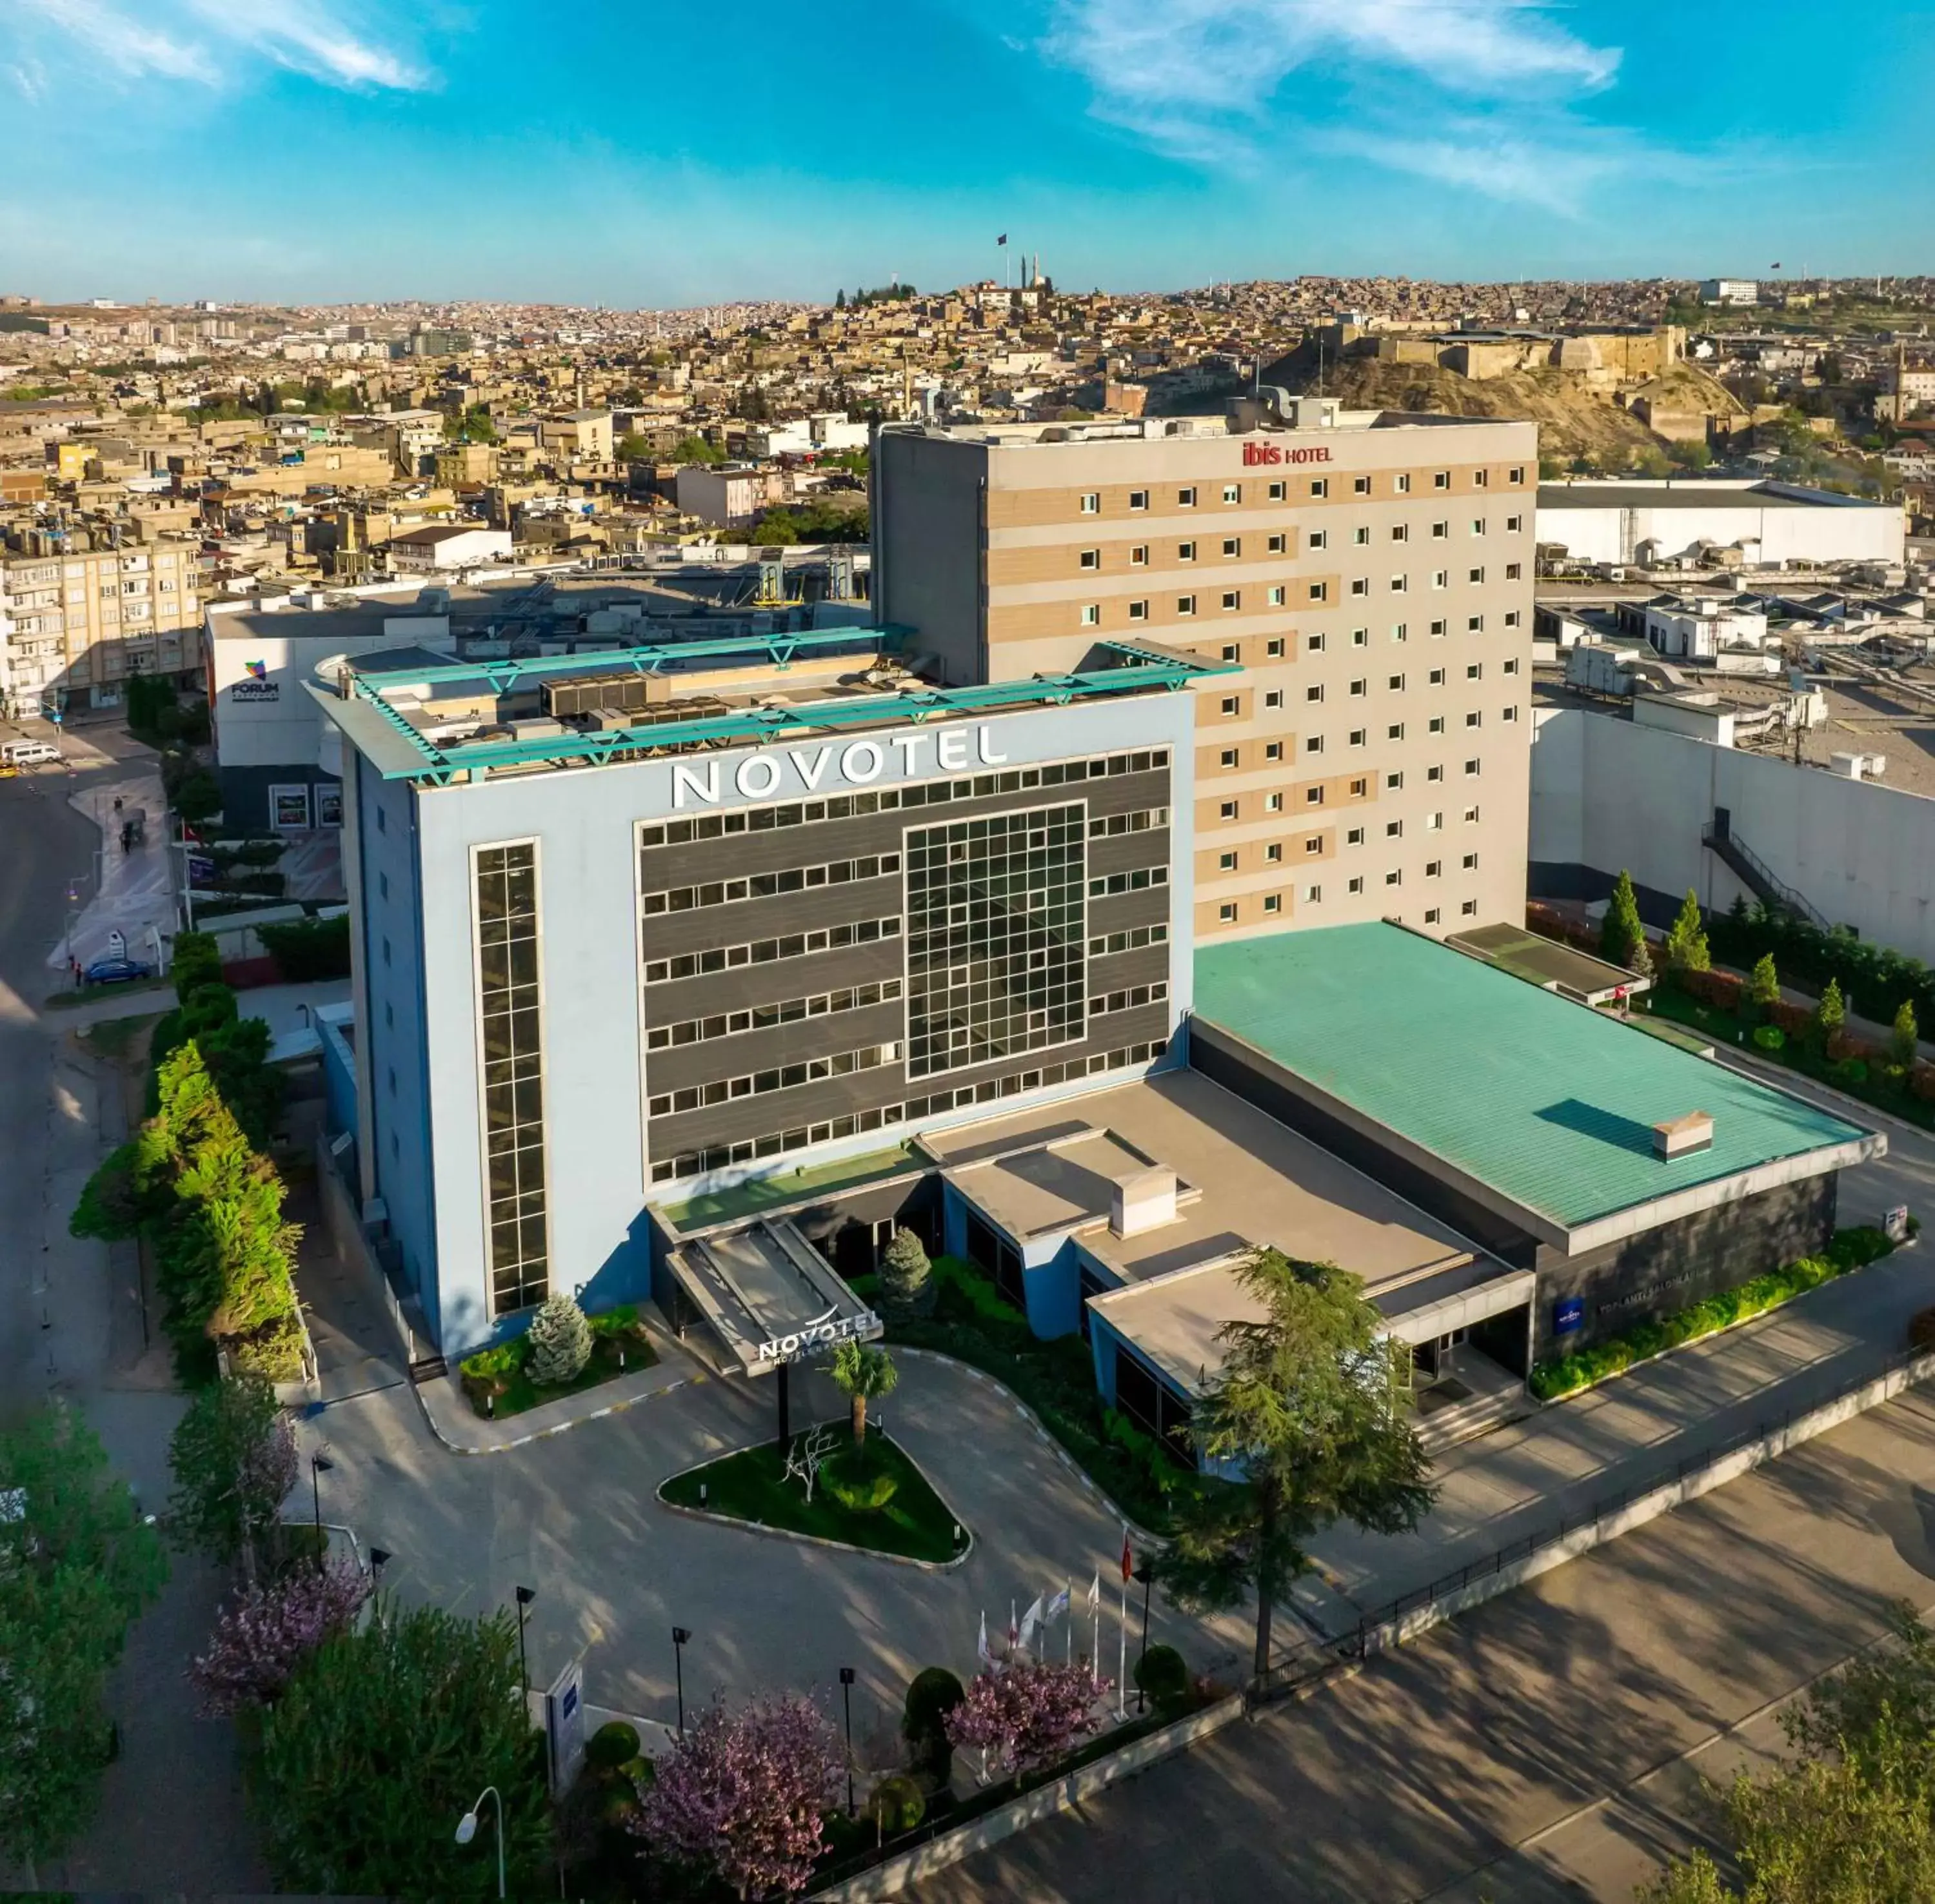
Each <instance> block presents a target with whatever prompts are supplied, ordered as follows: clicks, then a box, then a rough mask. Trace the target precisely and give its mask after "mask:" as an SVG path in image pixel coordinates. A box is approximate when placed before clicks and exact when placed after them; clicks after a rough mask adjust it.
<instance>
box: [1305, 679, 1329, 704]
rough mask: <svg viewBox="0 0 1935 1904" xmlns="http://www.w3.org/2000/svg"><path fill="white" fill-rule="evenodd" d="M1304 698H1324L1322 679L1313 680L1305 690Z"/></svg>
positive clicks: (1317, 699)
mask: <svg viewBox="0 0 1935 1904" xmlns="http://www.w3.org/2000/svg"><path fill="white" fill-rule="evenodd" d="M1303 698H1304V699H1305V700H1306V701H1321V700H1322V699H1324V683H1322V682H1321V681H1312V683H1310V685H1309V686H1308V687H1307V688H1306V689H1304V690H1303Z"/></svg>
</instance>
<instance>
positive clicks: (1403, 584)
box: [1391, 575, 1411, 595]
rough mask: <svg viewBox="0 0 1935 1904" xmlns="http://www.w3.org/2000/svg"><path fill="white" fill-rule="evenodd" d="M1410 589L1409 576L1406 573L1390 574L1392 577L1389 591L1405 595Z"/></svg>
mask: <svg viewBox="0 0 1935 1904" xmlns="http://www.w3.org/2000/svg"><path fill="white" fill-rule="evenodd" d="M1410 591H1411V578H1410V577H1409V576H1408V575H1393V576H1392V578H1391V593H1392V594H1393V595H1406V594H1408V593H1410Z"/></svg>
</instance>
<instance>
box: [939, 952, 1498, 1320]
mask: <svg viewBox="0 0 1935 1904" xmlns="http://www.w3.org/2000/svg"><path fill="white" fill-rule="evenodd" d="M1521 989H1523V988H1521ZM1051 1144H1052V1145H1053V1146H1054V1148H1053V1150H1052V1151H1046V1150H1045V1148H1044V1147H1045V1146H1047V1145H1051ZM920 1146H921V1148H922V1149H923V1150H924V1151H927V1152H928V1154H930V1155H931V1156H932V1157H934V1159H935V1160H936V1161H937V1163H939V1164H940V1166H941V1168H942V1169H943V1171H944V1172H946V1175H947V1176H948V1178H949V1180H950V1181H952V1182H953V1183H954V1184H955V1185H956V1186H957V1187H958V1188H959V1189H960V1190H961V1192H962V1193H963V1194H964V1195H965V1196H967V1197H968V1199H970V1200H971V1202H974V1203H976V1204H977V1205H980V1208H982V1209H983V1211H985V1212H986V1215H988V1216H989V1218H992V1220H993V1221H995V1223H997V1224H999V1225H1000V1226H1001V1227H1002V1228H1003V1229H1004V1230H1007V1232H1008V1233H1009V1234H1010V1236H1015V1237H1016V1238H1018V1239H1019V1238H1025V1237H1029V1236H1041V1235H1043V1234H1044V1233H1052V1232H1053V1231H1055V1230H1058V1229H1066V1230H1074V1229H1078V1228H1082V1227H1083V1226H1084V1225H1093V1224H1099V1227H1096V1228H1091V1229H1086V1230H1084V1233H1083V1234H1082V1248H1085V1250H1087V1251H1088V1253H1089V1254H1091V1256H1093V1257H1095V1259H1096V1260H1097V1261H1098V1262H1100V1263H1103V1265H1104V1266H1106V1267H1107V1268H1108V1269H1111V1270H1112V1271H1113V1272H1115V1274H1116V1275H1118V1276H1120V1277H1121V1278H1122V1279H1123V1281H1125V1282H1140V1281H1146V1280H1147V1279H1148V1278H1151V1277H1155V1276H1161V1275H1167V1273H1168V1272H1170V1271H1173V1270H1176V1269H1185V1268H1190V1267H1194V1266H1198V1265H1200V1264H1203V1263H1212V1262H1215V1261H1218V1260H1222V1259H1224V1258H1227V1257H1230V1255H1232V1254H1236V1253H1237V1252H1240V1251H1245V1250H1248V1249H1249V1248H1253V1247H1254V1246H1255V1245H1259V1244H1267V1245H1273V1246H1274V1247H1275V1248H1278V1249H1280V1250H1281V1251H1283V1252H1284V1254H1285V1255H1287V1256H1294V1257H1301V1258H1303V1259H1304V1260H1308V1261H1322V1262H1330V1263H1338V1264H1339V1265H1341V1266H1342V1267H1343V1268H1345V1269H1349V1270H1351V1271H1352V1272H1354V1273H1355V1274H1356V1275H1359V1276H1361V1277H1362V1278H1363V1279H1364V1281H1365V1283H1366V1285H1367V1286H1368V1287H1371V1288H1372V1289H1375V1288H1376V1287H1378V1285H1379V1284H1385V1283H1389V1282H1391V1281H1396V1280H1400V1279H1403V1278H1408V1277H1411V1276H1413V1275H1418V1274H1420V1273H1421V1272H1428V1271H1431V1270H1434V1269H1442V1268H1447V1267H1450V1266H1453V1265H1454V1264H1457V1263H1466V1262H1469V1261H1470V1260H1472V1256H1473V1254H1474V1248H1473V1245H1472V1243H1471V1242H1469V1241H1468V1240H1467V1239H1466V1238H1464V1237H1463V1236H1460V1235H1459V1234H1458V1233H1457V1231H1456V1230H1453V1229H1452V1228H1451V1227H1450V1226H1449V1225H1448V1224H1442V1223H1440V1222H1439V1221H1438V1220H1437V1219H1436V1218H1435V1217H1431V1216H1428V1215H1426V1214H1425V1212H1424V1211H1422V1210H1420V1209H1418V1208H1415V1207H1414V1205H1411V1204H1409V1203H1407V1202H1405V1201H1404V1199H1402V1197H1400V1196H1397V1195H1396V1193H1393V1191H1390V1190H1386V1189H1385V1188H1384V1187H1383V1186H1382V1185H1381V1184H1377V1183H1375V1182H1373V1181H1372V1179H1371V1178H1369V1177H1367V1176H1365V1175H1363V1173H1362V1172H1360V1171H1357V1170H1355V1169H1352V1168H1351V1166H1350V1165H1349V1164H1348V1163H1345V1162H1344V1161H1343V1160H1342V1159H1341V1158H1339V1157H1333V1155H1332V1154H1330V1151H1327V1150H1324V1149H1323V1148H1321V1146H1319V1145H1316V1144H1314V1143H1312V1142H1311V1141H1310V1140H1309V1139H1308V1138H1307V1137H1303V1136H1299V1135H1298V1134H1297V1132H1295V1131H1294V1130H1290V1129H1289V1128H1287V1127H1286V1126H1284V1125H1283V1124H1278V1122H1277V1121H1275V1119H1274V1118H1271V1117H1269V1116H1267V1115H1266V1114H1265V1113H1264V1112H1262V1111H1260V1110H1258V1109H1257V1107H1256V1106H1254V1105H1253V1104H1250V1103H1245V1101H1244V1100H1242V1098H1240V1097H1235V1096H1233V1094H1231V1093H1230V1092H1228V1091H1225V1090H1224V1089H1223V1088H1222V1087H1221V1085H1216V1084H1212V1082H1210V1081H1209V1079H1207V1078H1206V1077H1204V1076H1202V1074H1201V1073H1199V1072H1196V1071H1190V1070H1173V1071H1163V1072H1158V1073H1156V1074H1155V1075H1154V1076H1151V1077H1148V1078H1145V1079H1139V1080H1138V1081H1137V1082H1135V1083H1133V1084H1127V1085H1118V1086H1116V1087H1115V1088H1112V1089H1111V1090H1108V1091H1097V1093H1095V1094H1094V1095H1093V1096H1092V1097H1082V1098H1078V1099H1076V1100H1074V1101H1073V1102H1072V1103H1061V1104H1058V1105H1052V1106H1043V1108H1041V1109H1038V1110H1035V1111H1032V1112H1016V1113H1015V1114H1014V1115H1012V1116H1009V1117H1003V1118H989V1119H988V1120H986V1121H983V1122H978V1123H975V1124H968V1125H964V1126H959V1127H955V1128H953V1129H951V1130H943V1131H936V1132H934V1133H929V1134H927V1135H924V1136H922V1138H921V1139H920ZM1149 1163H1156V1164H1159V1165H1161V1166H1162V1167H1164V1169H1170V1170H1173V1171H1174V1172H1176V1175H1177V1177H1178V1178H1179V1179H1180V1180H1181V1183H1182V1186H1183V1194H1182V1196H1179V1199H1178V1207H1177V1211H1176V1221H1174V1222H1173V1223H1169V1224H1163V1225H1161V1227H1158V1228H1156V1229H1153V1230H1145V1231H1144V1232H1143V1233H1142V1234H1140V1236H1114V1235H1112V1233H1110V1231H1109V1227H1108V1218H1109V1199H1110V1191H1111V1187H1112V1186H1111V1178H1112V1176H1114V1175H1124V1174H1127V1172H1131V1171H1133V1170H1137V1169H1144V1168H1146V1167H1147V1166H1148V1165H1149ZM1191 1193H1194V1194H1191ZM1484 1260H1488V1261H1489V1260H1490V1259H1484ZM1498 1267H1499V1266H1497V1265H1496V1264H1494V1265H1493V1268H1494V1269H1496V1268H1498Z"/></svg>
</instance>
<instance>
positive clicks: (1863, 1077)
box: [1831, 1058, 1868, 1090]
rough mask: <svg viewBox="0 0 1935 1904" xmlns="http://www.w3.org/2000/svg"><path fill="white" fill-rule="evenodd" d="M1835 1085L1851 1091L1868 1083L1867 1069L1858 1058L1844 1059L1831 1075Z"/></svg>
mask: <svg viewBox="0 0 1935 1904" xmlns="http://www.w3.org/2000/svg"><path fill="white" fill-rule="evenodd" d="M1831 1075H1832V1076H1833V1078H1834V1082H1835V1083H1837V1085H1843V1086H1845V1087H1846V1088H1849V1089H1850V1090H1852V1089H1853V1088H1855V1086H1856V1085H1864V1084H1866V1083H1867V1081H1868V1067H1867V1065H1866V1064H1864V1063H1863V1061H1861V1059H1860V1058H1843V1059H1842V1060H1841V1061H1840V1064H1837V1065H1836V1066H1835V1067H1834V1071H1833V1073H1831Z"/></svg>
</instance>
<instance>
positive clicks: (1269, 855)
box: [1263, 840, 1283, 866]
mask: <svg viewBox="0 0 1935 1904" xmlns="http://www.w3.org/2000/svg"><path fill="white" fill-rule="evenodd" d="M1282 863H1283V847H1282V846H1281V843H1279V842H1278V841H1277V840H1272V841H1271V842H1270V843H1269V845H1268V846H1266V847H1264V849H1263V864H1265V865H1266V866H1278V865H1281V864H1282Z"/></svg>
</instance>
